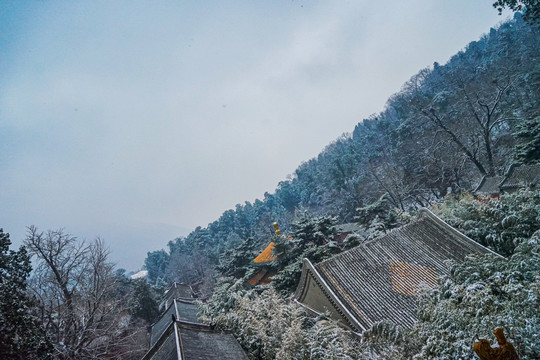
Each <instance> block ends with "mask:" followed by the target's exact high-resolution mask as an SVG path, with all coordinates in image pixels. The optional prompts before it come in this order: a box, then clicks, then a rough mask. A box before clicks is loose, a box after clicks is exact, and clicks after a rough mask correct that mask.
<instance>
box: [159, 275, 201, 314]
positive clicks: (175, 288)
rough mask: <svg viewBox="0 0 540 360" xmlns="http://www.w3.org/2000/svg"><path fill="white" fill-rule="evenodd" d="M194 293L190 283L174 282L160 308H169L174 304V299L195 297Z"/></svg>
mask: <svg viewBox="0 0 540 360" xmlns="http://www.w3.org/2000/svg"><path fill="white" fill-rule="evenodd" d="M194 293H195V292H194V291H193V288H192V287H191V286H190V285H187V284H182V283H177V282H174V283H172V285H171V286H170V287H169V289H167V291H166V292H165V295H164V296H163V300H162V301H161V303H160V304H159V309H160V310H164V309H166V308H168V307H169V306H170V305H171V304H172V301H173V299H185V300H190V299H193V296H194Z"/></svg>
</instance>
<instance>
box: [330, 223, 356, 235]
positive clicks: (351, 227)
mask: <svg viewBox="0 0 540 360" xmlns="http://www.w3.org/2000/svg"><path fill="white" fill-rule="evenodd" d="M334 229H336V231H337V233H338V234H342V233H353V232H356V231H359V230H360V229H361V225H360V224H359V223H347V224H339V225H335V226H334Z"/></svg>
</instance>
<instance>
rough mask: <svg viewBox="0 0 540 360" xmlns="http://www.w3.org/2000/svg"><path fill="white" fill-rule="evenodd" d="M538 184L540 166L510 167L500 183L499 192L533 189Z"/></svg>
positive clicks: (523, 165) (539, 181)
mask: <svg viewBox="0 0 540 360" xmlns="http://www.w3.org/2000/svg"><path fill="white" fill-rule="evenodd" d="M539 183H540V164H529V165H527V164H522V165H512V166H511V167H510V169H509V170H508V174H507V175H506V178H505V179H504V181H503V182H502V183H501V190H510V189H516V188H525V187H535V186H538V184H539Z"/></svg>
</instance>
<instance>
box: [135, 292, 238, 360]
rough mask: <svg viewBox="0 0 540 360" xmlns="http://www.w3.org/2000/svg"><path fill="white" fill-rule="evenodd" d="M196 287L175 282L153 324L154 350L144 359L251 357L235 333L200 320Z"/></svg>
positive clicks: (183, 359)
mask: <svg viewBox="0 0 540 360" xmlns="http://www.w3.org/2000/svg"><path fill="white" fill-rule="evenodd" d="M193 290H194V289H193V287H191V286H189V285H185V284H179V283H173V284H172V285H171V286H170V287H169V289H168V290H167V292H166V293H165V295H164V297H163V298H164V299H163V301H162V303H161V304H162V308H161V310H162V313H161V315H160V317H159V319H158V320H157V321H156V322H155V323H154V324H153V325H152V330H151V335H150V349H149V350H148V352H147V353H146V354H145V356H144V357H143V360H195V359H197V360H198V359H206V360H237V359H238V360H247V359H248V358H247V355H246V354H245V352H244V350H243V349H242V347H241V346H240V344H238V342H237V341H236V339H235V338H234V336H233V335H232V334H231V333H229V332H225V331H220V330H216V329H214V328H213V327H212V326H209V325H205V324H200V323H199V322H198V316H197V313H198V307H197V304H196V303H195V301H197V299H196V298H195V297H194V296H196V292H195V291H193Z"/></svg>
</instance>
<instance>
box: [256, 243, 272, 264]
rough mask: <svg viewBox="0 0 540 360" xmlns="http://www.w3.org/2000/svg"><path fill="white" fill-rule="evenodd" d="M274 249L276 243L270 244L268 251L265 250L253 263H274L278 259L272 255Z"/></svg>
mask: <svg viewBox="0 0 540 360" xmlns="http://www.w3.org/2000/svg"><path fill="white" fill-rule="evenodd" d="M273 249H274V242H271V243H270V244H268V246H267V247H266V249H264V250H263V251H262V252H261V253H260V254H259V256H257V257H256V258H255V259H253V262H254V263H256V264H264V263H267V262H270V261H273V260H274V259H275V258H276V255H273V254H272V250H273Z"/></svg>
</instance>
